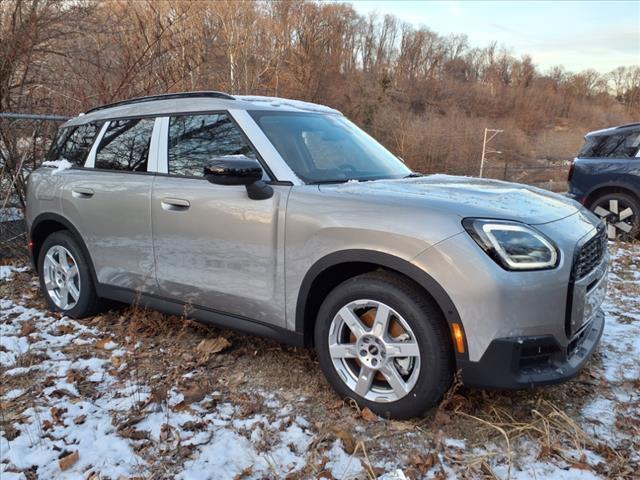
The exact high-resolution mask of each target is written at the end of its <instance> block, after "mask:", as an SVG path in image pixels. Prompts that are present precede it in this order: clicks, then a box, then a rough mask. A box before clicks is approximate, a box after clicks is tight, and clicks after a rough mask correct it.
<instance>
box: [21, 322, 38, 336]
mask: <svg viewBox="0 0 640 480" xmlns="http://www.w3.org/2000/svg"><path fill="white" fill-rule="evenodd" d="M35 331H36V327H35V325H34V323H33V321H31V320H30V321H28V322H24V323H23V324H22V327H20V336H21V337H28V336H29V335H31V334H32V333H33V332H35Z"/></svg>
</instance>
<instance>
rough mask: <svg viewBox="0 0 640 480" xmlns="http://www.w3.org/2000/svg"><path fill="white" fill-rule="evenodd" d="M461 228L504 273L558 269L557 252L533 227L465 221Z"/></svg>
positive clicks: (468, 219) (481, 220) (476, 220)
mask: <svg viewBox="0 0 640 480" xmlns="http://www.w3.org/2000/svg"><path fill="white" fill-rule="evenodd" d="M462 225H463V226H464V228H465V230H466V231H467V232H469V234H470V235H471V237H473V239H474V240H475V241H476V243H477V244H478V245H480V247H481V248H482V249H483V250H484V251H485V252H486V253H487V254H488V255H489V256H490V257H491V258H493V260H495V261H496V263H497V264H498V265H500V266H501V267H502V268H504V269H505V270H543V269H547V268H554V267H555V266H556V265H558V260H559V258H560V256H559V254H558V249H557V248H556V247H555V245H553V243H552V242H551V240H549V239H548V238H547V237H545V236H544V235H543V234H542V233H540V232H538V231H537V230H535V229H534V228H533V227H530V226H528V225H525V224H523V223H519V222H510V221H506V220H489V219H481V218H465V219H464V220H463V221H462Z"/></svg>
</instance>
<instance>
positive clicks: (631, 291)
mask: <svg viewBox="0 0 640 480" xmlns="http://www.w3.org/2000/svg"><path fill="white" fill-rule="evenodd" d="M611 251H612V256H613V267H612V271H611V273H610V291H609V295H608V299H607V301H606V302H605V305H604V309H605V312H606V314H607V327H606V329H605V334H604V337H603V341H602V344H601V346H600V348H599V351H598V352H597V353H596V354H595V356H594V358H593V360H592V361H591V362H590V363H589V364H588V366H587V367H586V368H585V369H584V370H583V371H582V373H581V374H580V375H579V377H578V378H576V379H574V380H572V381H570V382H568V383H566V384H563V385H560V386H554V387H547V388H540V389H537V390H531V391H521V392H489V391H481V390H469V389H466V388H464V387H461V386H459V385H457V384H456V385H454V387H453V388H452V389H451V391H450V392H449V393H448V394H447V396H446V398H445V399H444V400H443V402H442V403H441V405H440V406H439V407H438V408H435V409H432V410H431V411H429V412H427V413H426V414H425V415H424V416H423V417H421V418H417V419H414V420H411V421H403V422H400V421H393V420H386V419H380V418H378V417H376V416H375V415H373V414H372V413H371V412H370V411H368V410H365V411H360V410H359V409H358V408H357V406H355V405H354V404H353V403H352V402H350V401H348V400H345V401H343V400H340V399H339V398H338V397H337V396H336V395H335V394H334V392H333V390H332V389H331V388H330V386H329V385H328V383H327V382H326V380H325V379H324V377H323V375H322V373H321V371H320V368H319V365H318V362H317V359H316V356H315V354H314V352H313V351H312V350H309V349H303V348H292V347H286V346H283V345H281V344H278V343H276V342H273V341H270V340H265V339H261V338H257V337H253V336H247V335H242V334H238V333H234V332H231V331H228V330H220V329H215V328H209V327H205V326H203V325H200V324H198V323H195V322H192V321H190V320H187V319H184V318H179V317H170V316H165V315H161V314H159V313H157V312H152V311H143V310H140V309H135V308H123V309H119V310H112V311H109V312H107V313H105V314H102V315H99V316H96V317H93V318H88V319H84V320H78V321H73V320H70V319H66V318H60V317H59V316H58V315H55V314H51V313H47V311H46V307H45V303H44V301H43V299H42V297H41V296H40V294H39V291H38V287H37V282H36V279H35V277H34V276H33V273H32V272H31V271H30V270H28V269H26V270H24V269H23V270H24V271H19V270H20V269H19V268H18V269H17V267H20V265H13V266H11V267H1V268H4V273H2V272H0V273H2V275H0V298H2V299H3V300H1V302H2V303H1V304H0V327H1V328H2V330H1V331H0V333H2V337H1V340H2V341H1V342H0V376H1V378H2V382H1V385H0V421H1V426H2V433H1V436H0V447H1V452H2V459H1V463H0V472H1V473H2V475H1V476H2V479H3V480H5V479H9V478H28V479H31V478H52V477H56V478H91V479H104V478H113V479H120V478H154V479H155V478H176V477H179V478H194V479H197V478H238V479H240V478H287V479H306V478H337V479H341V478H345V479H346V478H358V479H360V478H362V479H372V478H386V479H403V478H410V479H418V478H440V479H443V478H640V474H639V473H638V472H639V468H640V455H639V453H638V452H639V451H640V398H639V397H640V388H639V387H640V357H639V354H640V245H634V246H631V245H628V246H625V247H620V246H612V247H611Z"/></svg>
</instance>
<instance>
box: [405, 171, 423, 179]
mask: <svg viewBox="0 0 640 480" xmlns="http://www.w3.org/2000/svg"><path fill="white" fill-rule="evenodd" d="M417 177H422V174H421V173H418V172H411V173H410V174H409V175H406V176H404V177H402V178H417Z"/></svg>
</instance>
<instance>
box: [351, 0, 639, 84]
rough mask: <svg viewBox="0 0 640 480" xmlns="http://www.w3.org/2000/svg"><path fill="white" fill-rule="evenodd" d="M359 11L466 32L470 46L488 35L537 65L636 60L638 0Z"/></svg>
mask: <svg viewBox="0 0 640 480" xmlns="http://www.w3.org/2000/svg"><path fill="white" fill-rule="evenodd" d="M347 3H351V4H352V5H353V7H354V8H355V9H356V11H358V13H361V14H368V13H369V12H374V11H377V12H378V13H379V14H387V13H388V14H393V15H395V16H396V17H398V18H400V19H401V20H403V21H405V22H408V23H411V24H413V25H415V26H416V27H420V26H426V27H428V28H429V29H431V30H433V31H435V32H437V33H439V34H443V35H447V34H451V33H453V34H466V35H467V36H468V37H469V44H470V46H472V47H485V46H487V45H488V44H489V43H491V42H492V41H497V42H498V45H500V46H505V47H506V48H507V49H509V51H510V52H511V53H512V54H513V55H515V56H518V57H520V56H522V55H524V54H529V55H530V56H531V57H532V59H533V63H535V64H536V65H537V66H538V67H539V68H540V70H542V71H546V70H547V69H549V68H550V67H553V66H555V65H563V66H564V67H565V68H566V69H567V70H569V71H573V72H578V71H582V70H586V69H589V68H591V69H595V70H597V71H599V72H602V73H604V72H608V71H610V70H613V69H614V68H616V67H618V66H620V65H626V66H629V65H640V1H638V0H636V1H548V0H547V1H544V0H539V1H480V0H477V1H472V0H467V1H453V0H452V1H418V0H414V1H405V0H398V1H369V0H367V1H365V0H355V1H351V2H347Z"/></svg>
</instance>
